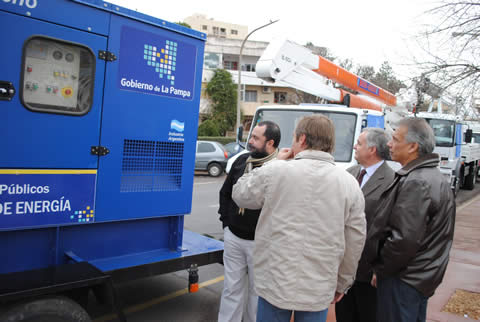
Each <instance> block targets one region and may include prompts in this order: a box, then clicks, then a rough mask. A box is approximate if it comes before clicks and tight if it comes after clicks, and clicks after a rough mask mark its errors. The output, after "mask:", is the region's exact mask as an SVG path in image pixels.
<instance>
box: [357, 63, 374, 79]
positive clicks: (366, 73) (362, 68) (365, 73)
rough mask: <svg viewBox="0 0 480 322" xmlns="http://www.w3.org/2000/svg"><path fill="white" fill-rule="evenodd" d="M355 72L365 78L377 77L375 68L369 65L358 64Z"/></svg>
mask: <svg viewBox="0 0 480 322" xmlns="http://www.w3.org/2000/svg"><path fill="white" fill-rule="evenodd" d="M355 74H357V75H358V76H360V77H361V78H363V79H365V80H368V81H371V80H372V79H373V78H374V77H375V68H373V66H369V65H359V66H357V69H356V71H355Z"/></svg>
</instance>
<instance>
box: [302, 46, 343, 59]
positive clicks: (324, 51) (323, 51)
mask: <svg viewBox="0 0 480 322" xmlns="http://www.w3.org/2000/svg"><path fill="white" fill-rule="evenodd" d="M305 47H307V48H308V49H310V50H311V51H312V53H314V54H316V55H320V56H322V57H323V58H326V59H328V60H330V61H334V60H335V58H336V57H335V56H334V55H333V53H332V52H331V51H330V49H328V48H327V47H321V46H315V45H314V44H313V43H312V42H310V41H309V42H307V44H306V45H305Z"/></svg>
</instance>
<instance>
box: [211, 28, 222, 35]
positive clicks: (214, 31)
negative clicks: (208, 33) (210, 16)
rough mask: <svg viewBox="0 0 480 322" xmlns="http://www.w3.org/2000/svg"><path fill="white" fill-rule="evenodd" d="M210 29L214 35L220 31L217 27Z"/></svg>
mask: <svg viewBox="0 0 480 322" xmlns="http://www.w3.org/2000/svg"><path fill="white" fill-rule="evenodd" d="M212 30H213V34H214V35H218V34H219V33H220V28H218V27H212Z"/></svg>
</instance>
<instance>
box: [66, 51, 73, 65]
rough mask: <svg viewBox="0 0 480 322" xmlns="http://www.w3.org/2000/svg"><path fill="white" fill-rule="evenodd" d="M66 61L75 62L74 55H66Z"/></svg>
mask: <svg viewBox="0 0 480 322" xmlns="http://www.w3.org/2000/svg"><path fill="white" fill-rule="evenodd" d="M65 60H66V61H68V62H69V63H71V62H72V61H73V54H72V53H67V54H66V55H65Z"/></svg>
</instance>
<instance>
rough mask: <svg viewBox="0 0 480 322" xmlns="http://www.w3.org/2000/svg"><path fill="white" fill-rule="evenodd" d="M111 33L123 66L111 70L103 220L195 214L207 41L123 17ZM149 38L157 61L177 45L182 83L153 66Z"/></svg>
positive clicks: (100, 199)
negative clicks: (170, 45) (195, 171)
mask: <svg viewBox="0 0 480 322" xmlns="http://www.w3.org/2000/svg"><path fill="white" fill-rule="evenodd" d="M110 34H111V37H110V38H109V51H111V52H114V53H118V60H117V61H115V62H112V63H109V64H108V65H107V73H106V75H107V78H106V82H105V102H104V110H103V119H102V133H101V145H102V146H106V147H108V148H109V149H110V151H111V153H110V154H109V155H107V156H105V157H102V158H101V159H100V165H99V176H98V187H97V203H96V206H97V209H96V214H97V217H96V221H110V220H123V219H132V218H148V217H154V216H166V215H173V214H186V213H189V212H190V209H191V199H192V188H193V169H194V161H195V148H196V147H195V142H196V136H197V126H198V107H199V104H200V89H201V76H202V66H203V50H204V42H203V41H201V40H197V39H194V38H189V37H185V36H184V35H182V34H177V33H173V32H171V31H169V30H165V29H161V28H156V27H153V26H151V25H145V24H142V23H139V22H137V21H134V20H127V19H123V18H121V17H117V16H114V17H112V23H111V32H110ZM131 35H133V36H134V37H133V38H132V37H127V36H131ZM145 39H149V41H150V43H148V44H147V45H149V46H154V47H157V48H156V51H155V50H153V47H152V48H151V50H149V51H150V52H152V53H151V54H150V53H149V54H148V55H149V56H153V52H156V53H160V55H161V54H162V53H161V49H166V45H167V44H168V43H170V42H173V43H176V44H177V46H176V47H175V48H177V51H176V53H177V54H176V55H177V56H176V61H177V62H178V64H176V65H175V67H176V69H175V71H173V69H172V73H171V74H170V75H173V74H174V75H175V76H176V78H175V84H174V85H172V84H171V83H170V82H169V80H168V79H165V78H160V77H159V72H157V71H156V70H155V68H152V66H149V65H148V64H147V61H146V60H145V59H144V56H145V53H144V50H145V47H144V46H145V41H146V40H145ZM167 41H168V43H167ZM157 58H160V57H157ZM126 66H128V67H126ZM164 76H165V74H164ZM182 78H183V79H182ZM125 79H127V80H128V81H132V82H136V83H137V84H145V85H142V86H140V85H135V86H134V87H131V84H130V85H128V86H126V85H125V83H124V82H125ZM122 83H123V84H122ZM150 85H151V87H150V88H149V86H150ZM129 86H130V87H129ZM162 87H163V88H166V89H167V90H168V91H169V93H165V94H162V93H159V92H156V91H155V88H158V89H160V91H161V89H162ZM145 88H147V89H145ZM171 88H174V91H175V90H177V89H178V90H180V91H183V92H189V95H187V96H182V95H170V94H171ZM150 90H151V91H152V92H151V93H148V92H149V91H150ZM149 94H150V95H149Z"/></svg>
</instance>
